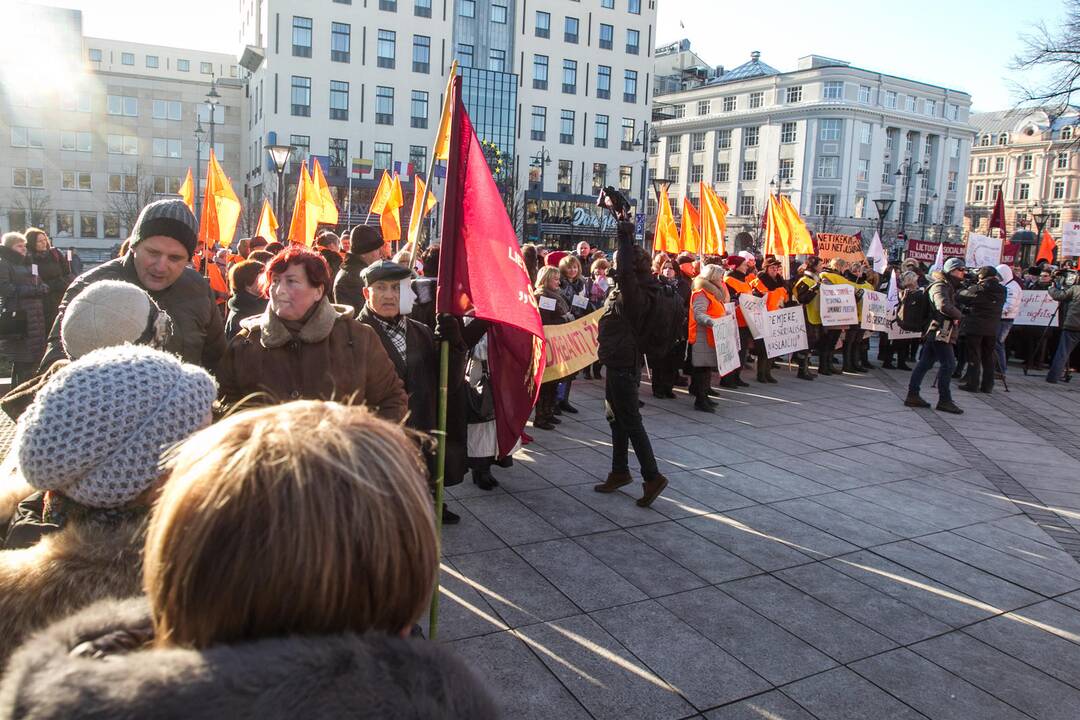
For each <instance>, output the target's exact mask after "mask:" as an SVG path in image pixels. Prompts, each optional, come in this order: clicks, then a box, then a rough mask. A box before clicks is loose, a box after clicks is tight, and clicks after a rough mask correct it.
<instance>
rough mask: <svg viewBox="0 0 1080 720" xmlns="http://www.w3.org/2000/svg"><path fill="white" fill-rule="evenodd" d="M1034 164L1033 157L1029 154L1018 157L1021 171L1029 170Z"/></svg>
mask: <svg viewBox="0 0 1080 720" xmlns="http://www.w3.org/2000/svg"><path fill="white" fill-rule="evenodd" d="M1033 166H1034V158H1033V156H1031V155H1024V156H1023V157H1022V158H1020V169H1021V170H1022V171H1023V172H1031V168H1032V167H1033Z"/></svg>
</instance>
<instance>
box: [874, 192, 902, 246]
mask: <svg viewBox="0 0 1080 720" xmlns="http://www.w3.org/2000/svg"><path fill="white" fill-rule="evenodd" d="M894 202H896V201H895V200H893V199H892V198H877V199H876V200H874V207H875V208H877V234H878V237H881V236H882V235H884V234H885V217H886V216H887V215H888V214H889V210H891V209H892V206H893V203H894ZM896 244H897V243H893V247H895V246H896Z"/></svg>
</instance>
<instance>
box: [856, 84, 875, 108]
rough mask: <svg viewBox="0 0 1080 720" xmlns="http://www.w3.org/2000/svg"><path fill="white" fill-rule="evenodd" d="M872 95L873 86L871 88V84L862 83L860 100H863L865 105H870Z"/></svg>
mask: <svg viewBox="0 0 1080 720" xmlns="http://www.w3.org/2000/svg"><path fill="white" fill-rule="evenodd" d="M872 95H873V88H871V87H870V86H869V85H860V86H859V102H861V103H862V104H863V105H869V104H870V99H871V97H872Z"/></svg>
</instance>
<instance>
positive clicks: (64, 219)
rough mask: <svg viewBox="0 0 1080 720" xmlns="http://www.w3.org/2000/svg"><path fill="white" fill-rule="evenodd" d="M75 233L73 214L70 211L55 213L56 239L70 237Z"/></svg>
mask: <svg viewBox="0 0 1080 720" xmlns="http://www.w3.org/2000/svg"><path fill="white" fill-rule="evenodd" d="M74 233H75V213H73V212H71V211H70V210H57V211H56V234H57V236H58V237H71V236H72V235H73V234H74Z"/></svg>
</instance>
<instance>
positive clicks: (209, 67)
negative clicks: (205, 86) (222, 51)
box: [199, 62, 214, 75]
mask: <svg viewBox="0 0 1080 720" xmlns="http://www.w3.org/2000/svg"><path fill="white" fill-rule="evenodd" d="M199 72H200V73H202V74H203V75H213V74H214V64H213V63H208V62H201V63H199Z"/></svg>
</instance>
